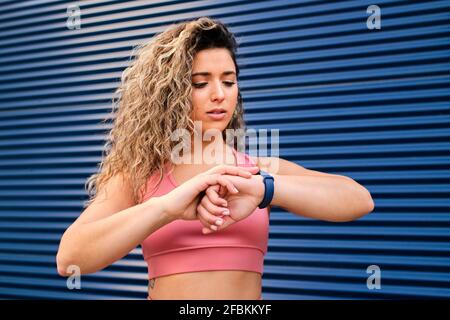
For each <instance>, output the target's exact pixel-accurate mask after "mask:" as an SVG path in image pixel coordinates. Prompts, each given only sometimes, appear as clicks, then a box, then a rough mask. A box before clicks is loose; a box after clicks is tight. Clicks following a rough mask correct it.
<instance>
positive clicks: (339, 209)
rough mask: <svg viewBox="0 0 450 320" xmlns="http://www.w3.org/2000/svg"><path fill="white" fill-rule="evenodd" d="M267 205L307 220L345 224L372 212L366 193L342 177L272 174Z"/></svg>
mask: <svg viewBox="0 0 450 320" xmlns="http://www.w3.org/2000/svg"><path fill="white" fill-rule="evenodd" d="M273 176H274V183H275V192H274V196H273V200H272V202H271V205H275V206H279V207H282V208H283V209H285V210H287V211H289V212H292V213H294V214H297V215H301V216H305V217H308V218H313V219H319V220H325V221H332V222H345V221H352V220H356V219H358V218H360V217H362V216H363V215H365V214H367V213H369V212H371V211H372V210H373V200H372V197H371V195H370V193H369V191H368V190H367V189H366V188H364V187H363V186H362V185H360V184H358V183H357V182H356V181H354V180H352V179H350V178H345V177H342V178H341V177H322V176H309V175H304V176H287V175H273Z"/></svg>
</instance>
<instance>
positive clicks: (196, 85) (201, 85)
mask: <svg viewBox="0 0 450 320" xmlns="http://www.w3.org/2000/svg"><path fill="white" fill-rule="evenodd" d="M223 83H225V85H226V86H227V87H231V86H233V85H234V84H235V82H233V81H224V82H223ZM207 84H208V83H207V82H202V83H193V84H192V85H193V86H194V87H195V88H203V87H204V86H206V85H207Z"/></svg>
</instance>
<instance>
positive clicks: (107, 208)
mask: <svg viewBox="0 0 450 320" xmlns="http://www.w3.org/2000/svg"><path fill="white" fill-rule="evenodd" d="M134 205H135V203H134V201H133V196H132V187H131V182H130V180H129V179H128V178H127V176H126V175H125V174H123V173H119V174H116V175H114V176H112V177H111V178H110V179H109V180H108V181H107V182H106V184H105V185H104V187H103V188H101V189H100V190H98V192H97V195H96V196H95V198H94V201H93V202H92V203H91V204H90V205H89V206H88V207H87V208H86V209H85V210H84V211H83V212H82V213H81V215H80V216H79V217H78V219H77V220H76V221H75V222H74V223H73V225H77V224H83V223H88V222H93V221H96V220H99V219H103V218H106V217H107V216H110V215H112V214H114V213H117V212H119V211H122V210H125V209H127V208H129V207H132V206H134Z"/></svg>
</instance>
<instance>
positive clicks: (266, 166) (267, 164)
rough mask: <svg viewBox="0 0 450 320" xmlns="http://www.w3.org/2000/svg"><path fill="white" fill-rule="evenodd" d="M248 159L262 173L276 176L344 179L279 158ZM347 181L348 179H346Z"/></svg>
mask: <svg viewBox="0 0 450 320" xmlns="http://www.w3.org/2000/svg"><path fill="white" fill-rule="evenodd" d="M250 159H251V160H253V161H254V162H255V163H256V165H257V166H258V167H259V168H260V169H261V170H263V171H267V172H269V173H271V174H277V175H294V176H295V175H297V176H301V175H309V176H323V177H325V176H336V177H344V178H347V177H345V176H341V175H335V174H329V173H325V172H320V171H316V170H310V169H307V168H305V167H303V166H301V165H299V164H297V163H295V162H293V161H289V160H286V159H283V158H279V157H252V156H250ZM347 179H349V178H347Z"/></svg>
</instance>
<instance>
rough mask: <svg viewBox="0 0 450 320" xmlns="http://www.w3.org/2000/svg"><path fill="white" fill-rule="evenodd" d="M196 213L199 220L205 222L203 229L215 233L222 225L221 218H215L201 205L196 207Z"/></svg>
mask: <svg viewBox="0 0 450 320" xmlns="http://www.w3.org/2000/svg"><path fill="white" fill-rule="evenodd" d="M197 212H198V215H199V216H200V218H202V219H203V220H204V221H205V222H206V225H205V227H208V228H211V229H212V230H214V231H216V230H217V229H218V227H219V226H220V225H222V224H223V219H222V218H219V217H216V216H215V215H213V214H211V213H210V212H208V210H206V208H205V207H203V205H201V204H199V205H198V206H197Z"/></svg>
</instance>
